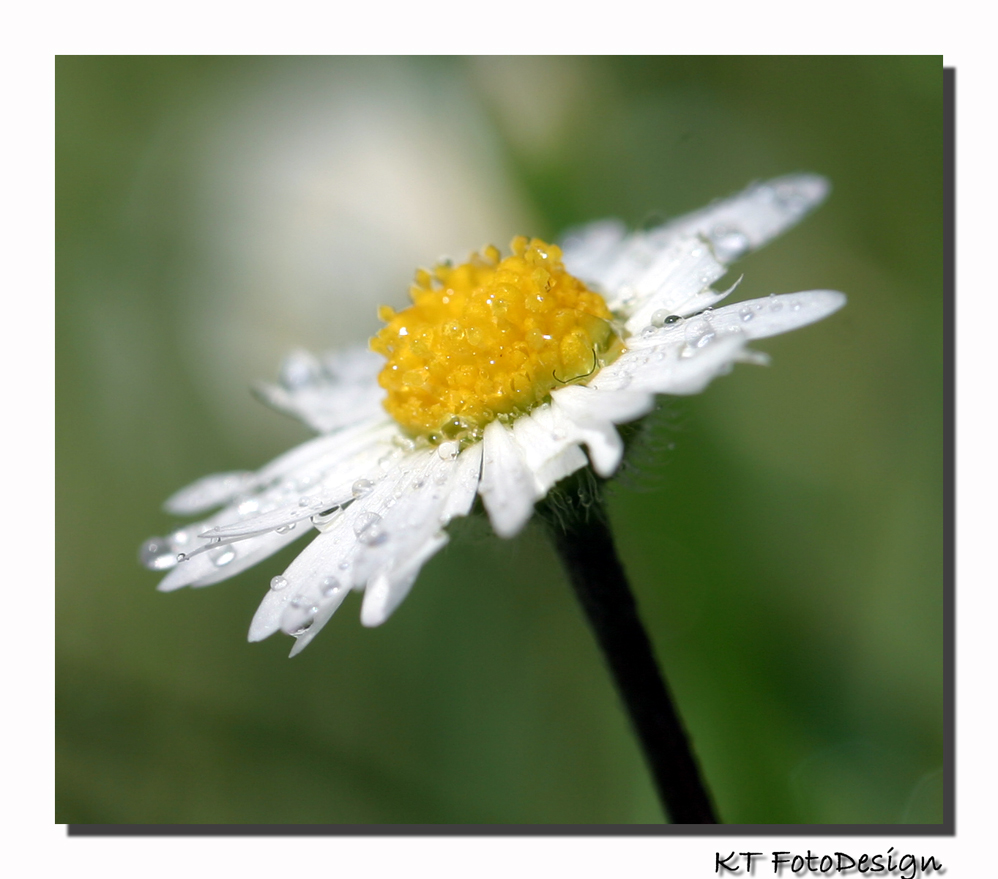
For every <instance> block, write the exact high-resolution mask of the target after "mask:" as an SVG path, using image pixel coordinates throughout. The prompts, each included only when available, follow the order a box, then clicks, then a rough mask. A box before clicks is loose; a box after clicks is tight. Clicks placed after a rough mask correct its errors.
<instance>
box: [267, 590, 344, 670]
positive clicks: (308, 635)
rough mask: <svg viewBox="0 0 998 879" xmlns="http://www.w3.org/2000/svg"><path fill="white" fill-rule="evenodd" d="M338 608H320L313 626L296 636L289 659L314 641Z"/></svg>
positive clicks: (334, 606)
mask: <svg viewBox="0 0 998 879" xmlns="http://www.w3.org/2000/svg"><path fill="white" fill-rule="evenodd" d="M348 591H349V590H348ZM338 608H339V604H328V605H326V606H325V607H322V608H320V609H319V612H318V613H317V614H316V615H315V619H314V620H313V621H312V625H310V626H309V627H308V628H307V629H305V631H304V632H301V633H299V634H296V635H295V644H294V647H292V648H291V652H290V653H289V654H288V657H292V656H297V655H298V654H299V653H301V652H302V650H304V649H305V648H306V647H308V645H309V644H310V643H311V642H312V639H313V638H314V637H315V636H316V635H318V634H319V632H320V631H321V630H322V627H323V626H324V625H326V623H328V622H329V621H330V619H332V616H333V614H334V613H336V611H337V610H338ZM250 640H251V641H252V640H253V639H252V638H251V639H250ZM257 640H259V639H257Z"/></svg>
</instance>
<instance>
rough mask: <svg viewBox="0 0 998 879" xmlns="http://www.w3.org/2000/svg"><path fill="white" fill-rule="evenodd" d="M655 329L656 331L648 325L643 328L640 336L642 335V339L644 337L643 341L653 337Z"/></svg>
mask: <svg viewBox="0 0 998 879" xmlns="http://www.w3.org/2000/svg"><path fill="white" fill-rule="evenodd" d="M656 329H657V327H654V326H652V325H651V324H649V325H648V326H646V327H644V328H643V329H642V330H641V335H642V337H644V338H645V339H648V338H651V337H652V336H654V335H655V330H656Z"/></svg>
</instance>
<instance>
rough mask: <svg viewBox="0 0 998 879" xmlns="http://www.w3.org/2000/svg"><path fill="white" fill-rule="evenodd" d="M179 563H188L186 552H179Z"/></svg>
mask: <svg viewBox="0 0 998 879" xmlns="http://www.w3.org/2000/svg"><path fill="white" fill-rule="evenodd" d="M177 561H178V562H186V561H187V553H186V552H178V553H177Z"/></svg>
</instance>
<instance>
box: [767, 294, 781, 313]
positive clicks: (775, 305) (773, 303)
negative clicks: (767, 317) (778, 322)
mask: <svg viewBox="0 0 998 879" xmlns="http://www.w3.org/2000/svg"><path fill="white" fill-rule="evenodd" d="M782 308H783V303H782V302H780V300H779V299H778V298H777V296H776V294H775V293H770V294H769V310H770V311H780V310H782Z"/></svg>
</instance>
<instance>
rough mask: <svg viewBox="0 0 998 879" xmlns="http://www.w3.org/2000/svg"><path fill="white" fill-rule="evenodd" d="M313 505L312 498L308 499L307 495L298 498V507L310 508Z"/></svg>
mask: <svg viewBox="0 0 998 879" xmlns="http://www.w3.org/2000/svg"><path fill="white" fill-rule="evenodd" d="M313 503H315V501H313V500H312V498H310V497H309V496H308V495H302V496H301V497H300V498H298V506H299V507H310V506H312V504H313Z"/></svg>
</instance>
